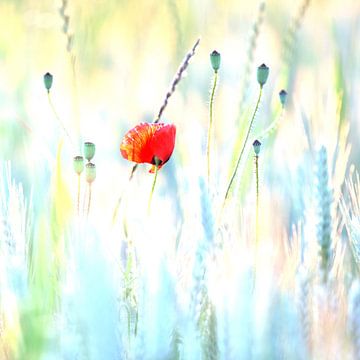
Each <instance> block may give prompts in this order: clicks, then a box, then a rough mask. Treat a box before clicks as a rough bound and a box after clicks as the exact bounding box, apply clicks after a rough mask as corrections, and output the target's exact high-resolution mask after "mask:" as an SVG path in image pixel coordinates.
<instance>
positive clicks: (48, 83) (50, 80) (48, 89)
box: [44, 72, 53, 92]
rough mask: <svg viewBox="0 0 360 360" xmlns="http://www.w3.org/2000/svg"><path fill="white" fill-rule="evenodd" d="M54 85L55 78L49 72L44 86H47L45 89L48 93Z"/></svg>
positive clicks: (45, 76)
mask: <svg viewBox="0 0 360 360" xmlns="http://www.w3.org/2000/svg"><path fill="white" fill-rule="evenodd" d="M52 83H53V76H52V75H51V74H50V73H49V72H47V73H46V74H45V75H44V85H45V88H46V90H47V91H48V92H50V89H51V86H52Z"/></svg>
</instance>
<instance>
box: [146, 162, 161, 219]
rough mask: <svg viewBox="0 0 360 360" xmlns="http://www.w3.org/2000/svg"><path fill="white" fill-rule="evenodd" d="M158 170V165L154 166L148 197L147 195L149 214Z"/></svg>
mask: <svg viewBox="0 0 360 360" xmlns="http://www.w3.org/2000/svg"><path fill="white" fill-rule="evenodd" d="M158 170H159V168H158V166H155V175H154V181H153V183H152V187H151V192H150V197H149V204H148V213H149V214H150V208H151V200H152V196H153V193H154V189H155V184H156V179H157V174H158Z"/></svg>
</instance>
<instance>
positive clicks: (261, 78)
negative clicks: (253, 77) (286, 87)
mask: <svg viewBox="0 0 360 360" xmlns="http://www.w3.org/2000/svg"><path fill="white" fill-rule="evenodd" d="M268 77H269V68H268V67H267V66H266V65H265V64H262V65H260V66H259V67H258V69H257V81H258V83H259V84H260V86H261V87H262V86H263V85H264V84H265V83H266V81H267V79H268Z"/></svg>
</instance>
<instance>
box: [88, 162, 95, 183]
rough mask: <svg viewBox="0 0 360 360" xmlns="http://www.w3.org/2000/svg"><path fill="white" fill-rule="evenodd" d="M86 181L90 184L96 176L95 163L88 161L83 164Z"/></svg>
mask: <svg viewBox="0 0 360 360" xmlns="http://www.w3.org/2000/svg"><path fill="white" fill-rule="evenodd" d="M85 175H86V181H87V182H88V183H89V184H91V183H92V182H93V181H94V180H95V178H96V166H95V164H93V163H91V162H88V163H87V164H86V165H85Z"/></svg>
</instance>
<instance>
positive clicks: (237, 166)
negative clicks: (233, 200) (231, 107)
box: [222, 86, 262, 208]
mask: <svg viewBox="0 0 360 360" xmlns="http://www.w3.org/2000/svg"><path fill="white" fill-rule="evenodd" d="M261 95H262V86H260V91H259V97H258V99H257V102H256V106H255V110H254V113H253V115H252V118H251V121H250V125H249V128H248V131H247V133H246V137H245V141H244V144H243V147H242V149H241V152H240V155H239V157H238V160H237V162H236V166H235V169H234V171H233V174H232V176H231V179H230V182H229V185H228V187H227V189H226V193H225V198H224V202H223V206H222V208H224V207H225V202H226V200H227V199H228V196H229V193H230V189H231V186H232V184H233V182H234V179H235V176H236V173H237V170H238V168H239V164H240V161H241V158H242V155H243V153H244V150H245V147H246V143H247V141H248V139H249V135H250V132H251V129H252V125H253V122H254V119H255V116H256V113H257V111H258V108H259V104H260V100H261Z"/></svg>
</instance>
